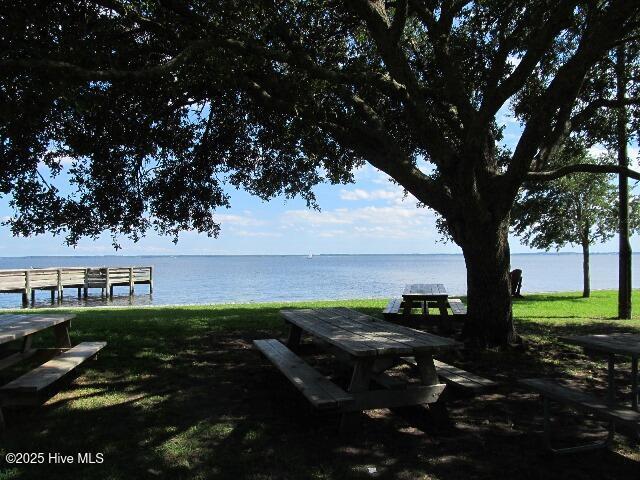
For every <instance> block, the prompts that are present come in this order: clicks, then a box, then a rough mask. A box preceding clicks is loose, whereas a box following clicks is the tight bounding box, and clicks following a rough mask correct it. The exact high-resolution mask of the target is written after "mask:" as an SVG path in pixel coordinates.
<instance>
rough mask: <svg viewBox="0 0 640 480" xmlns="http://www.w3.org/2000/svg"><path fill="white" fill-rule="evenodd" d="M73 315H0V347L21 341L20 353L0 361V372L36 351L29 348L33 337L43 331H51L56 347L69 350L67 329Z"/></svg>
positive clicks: (69, 343)
mask: <svg viewBox="0 0 640 480" xmlns="http://www.w3.org/2000/svg"><path fill="white" fill-rule="evenodd" d="M74 317H75V315H72V314H63V315H51V314H46V315H31V314H3V315H0V345H2V344H6V343H9V342H13V341H15V340H22V346H21V348H20V351H19V352H17V353H14V354H12V355H9V356H7V357H5V358H2V359H1V360H0V370H2V369H4V368H6V367H9V366H11V365H13V364H15V363H17V362H19V361H20V360H24V359H26V358H28V357H30V356H32V355H33V354H34V353H36V352H37V349H34V348H31V343H32V340H33V336H34V335H35V334H36V333H38V332H41V331H43V330H48V329H52V330H53V333H54V335H55V339H56V340H55V341H56V347H57V348H60V349H64V348H70V347H71V340H70V339H69V327H70V325H71V319H73V318H74Z"/></svg>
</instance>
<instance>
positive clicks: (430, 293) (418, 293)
mask: <svg viewBox="0 0 640 480" xmlns="http://www.w3.org/2000/svg"><path fill="white" fill-rule="evenodd" d="M402 296H403V297H447V296H448V293H447V289H446V288H445V286H444V285H443V284H441V283H410V284H408V285H405V287H404V292H402Z"/></svg>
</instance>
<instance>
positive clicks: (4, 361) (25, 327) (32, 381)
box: [0, 314, 106, 429]
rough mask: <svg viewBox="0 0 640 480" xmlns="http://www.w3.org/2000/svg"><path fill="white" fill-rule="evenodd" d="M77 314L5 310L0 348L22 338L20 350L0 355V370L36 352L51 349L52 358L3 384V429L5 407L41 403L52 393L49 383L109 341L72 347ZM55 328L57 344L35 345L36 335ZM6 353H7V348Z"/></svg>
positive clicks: (0, 399) (0, 389)
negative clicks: (41, 347)
mask: <svg viewBox="0 0 640 480" xmlns="http://www.w3.org/2000/svg"><path fill="white" fill-rule="evenodd" d="M74 317H75V315H71V314H63V315H50V314H44V315H38V314H34V315H31V314H4V315H0V349H4V347H8V344H9V343H11V342H14V341H21V345H20V348H19V350H18V351H17V352H15V353H13V354H9V355H6V356H4V357H3V358H1V359H0V370H3V369H5V368H7V367H9V366H11V365H14V364H15V363H17V362H19V361H21V360H25V359H27V358H29V357H31V356H32V355H34V354H35V353H36V352H39V351H49V352H52V353H53V354H54V356H53V358H51V359H50V360H48V361H47V362H45V363H44V364H42V365H40V366H39V367H36V368H34V369H33V370H31V371H29V372H27V373H25V374H23V375H21V376H19V377H18V378H14V379H13V380H11V381H10V382H9V383H6V384H4V385H2V386H0V429H3V428H4V414H3V412H2V409H3V408H4V407H9V406H16V405H19V406H25V405H39V404H41V403H42V402H43V401H44V400H45V398H46V397H47V396H48V394H49V393H50V387H52V386H53V385H54V384H55V383H56V382H58V381H59V380H60V379H62V378H63V377H64V376H66V375H67V374H69V373H70V372H72V371H73V370H75V369H76V368H77V367H79V366H80V365H82V364H83V363H84V362H85V361H87V360H89V359H91V358H95V357H96V355H97V354H98V352H99V351H100V350H102V349H103V348H104V347H105V346H106V342H81V343H79V344H78V345H76V346H74V347H72V346H71V340H70V338H69V328H70V326H71V320H72V319H73V318H74ZM49 329H51V330H53V333H54V335H55V345H56V348H53V349H46V348H45V349H39V348H32V347H31V344H32V340H33V336H34V335H36V334H37V333H39V332H42V331H44V330H49ZM3 353H4V354H6V353H8V352H6V351H4V352H3Z"/></svg>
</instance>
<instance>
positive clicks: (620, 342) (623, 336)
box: [560, 333, 640, 411]
mask: <svg viewBox="0 0 640 480" xmlns="http://www.w3.org/2000/svg"><path fill="white" fill-rule="evenodd" d="M560 339H561V340H563V341H565V342H567V343H571V344H573V345H580V346H581V347H582V348H584V349H585V350H587V351H589V350H591V351H597V352H602V353H605V354H607V355H608V365H607V370H608V371H607V381H608V400H609V404H610V406H614V405H615V403H616V387H615V381H614V369H615V356H616V355H621V356H625V357H631V392H632V397H631V398H632V400H631V403H632V408H633V409H634V410H635V411H638V400H639V399H638V397H639V395H640V391H638V358H639V357H640V335H638V334H631V333H609V334H602V335H569V336H564V337H560Z"/></svg>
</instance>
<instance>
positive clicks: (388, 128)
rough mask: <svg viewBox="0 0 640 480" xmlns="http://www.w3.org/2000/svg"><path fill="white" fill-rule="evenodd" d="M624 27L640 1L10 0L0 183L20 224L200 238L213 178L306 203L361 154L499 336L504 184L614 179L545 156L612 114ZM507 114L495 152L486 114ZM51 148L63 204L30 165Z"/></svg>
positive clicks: (0, 108) (210, 213) (509, 193)
mask: <svg viewBox="0 0 640 480" xmlns="http://www.w3.org/2000/svg"><path fill="white" fill-rule="evenodd" d="M639 21H640V4H639V3H638V2H637V0H626V1H625V0H615V1H614V0H611V1H600V0H584V1H574V0H531V1H526V0H522V1H508V0H483V1H460V0H442V1H436V0H433V1H428V0H423V1H420V0H395V1H389V2H384V1H369V0H350V1H344V2H341V1H324V2H322V1H302V0H300V1H295V0H289V1H277V0H273V1H258V0H254V1H252V0H244V1H232V0H217V1H209V0H192V1H181V0H157V1H150V0H137V1H126V0H82V1H41V2H37V1H33V0H31V1H20V0H8V1H5V2H2V4H1V6H0V49H1V52H0V92H1V93H0V137H1V141H0V159H1V160H2V175H1V177H0V192H2V193H3V194H6V195H10V197H11V198H12V199H13V205H14V207H15V209H16V216H15V218H14V219H13V221H12V228H13V231H14V233H17V234H33V233H40V232H44V231H53V232H54V233H64V234H65V235H66V236H67V240H68V241H69V242H70V243H74V242H76V241H77V240H78V239H79V238H80V237H81V236H86V235H88V236H95V235H97V234H99V233H100V232H102V231H104V230H108V231H110V232H112V233H113V234H114V235H116V236H117V235H120V234H125V235H129V236H132V237H134V238H137V237H138V236H139V235H141V234H142V232H144V230H146V229H147V228H156V229H157V230H159V231H160V232H162V233H169V234H176V233H177V232H179V231H180V230H183V229H196V230H198V231H202V232H207V233H210V234H213V235H215V234H216V233H217V231H218V224H217V223H216V219H215V212H214V209H215V208H216V207H221V206H226V205H227V204H228V202H229V199H228V196H227V194H226V193H225V190H224V189H223V185H224V184H225V183H227V184H230V185H234V186H238V187H241V188H244V189H247V190H248V191H250V192H252V193H254V194H256V195H258V196H260V197H262V198H265V199H268V198H271V197H273V196H274V195H278V194H285V195H288V196H294V195H299V196H302V197H303V198H305V199H306V200H307V201H308V202H309V204H310V205H314V203H315V199H314V196H313V191H312V188H313V186H314V185H316V184H318V183H319V182H322V181H330V182H347V181H350V180H351V179H352V176H351V172H352V171H353V169H354V168H356V167H357V166H359V165H361V164H363V163H364V162H369V163H370V164H371V165H373V166H374V167H376V168H378V169H380V170H382V171H383V172H385V173H387V174H388V175H389V176H390V177H391V178H392V179H393V180H395V181H396V182H397V183H399V184H400V185H401V186H402V187H404V188H405V189H406V190H407V191H409V192H410V193H412V194H413V195H414V196H415V197H416V198H417V199H418V200H419V201H420V202H422V203H423V204H424V205H426V206H428V207H430V208H432V209H434V210H435V211H437V212H438V213H439V214H440V215H441V216H442V218H443V219H444V221H445V223H446V226H447V229H448V232H449V234H450V235H451V237H452V238H453V239H454V241H455V242H456V243H457V244H458V245H459V246H460V247H461V248H462V251H463V253H464V257H465V261H466V266H467V272H468V273H467V286H468V303H469V315H468V317H469V319H468V322H467V325H466V333H467V335H468V336H469V337H471V338H474V339H476V340H478V341H480V342H481V343H486V344H504V343H506V342H508V341H510V340H511V339H513V337H514V334H515V332H514V329H513V321H512V315H511V299H510V295H509V275H508V273H509V245H508V241H507V234H508V228H509V212H510V210H511V207H512V204H513V202H514V199H515V198H516V196H517V193H518V190H519V189H520V187H521V185H522V184H523V182H525V181H543V180H547V179H553V178H558V177H560V176H562V175H566V174H570V173H572V172H575V171H583V170H587V171H592V172H602V171H609V172H623V173H629V170H628V169H627V168H626V167H603V166H600V165H597V166H594V165H587V166H582V165H570V166H567V167H563V168H561V169H560V170H557V171H553V170H552V171H549V170H547V169H546V168H547V167H546V161H547V158H548V157H549V156H550V155H551V154H552V153H553V151H554V149H555V148H556V147H557V145H559V144H560V143H561V142H562V141H563V140H564V139H565V138H566V137H567V136H568V135H570V134H571V132H572V131H574V130H576V129H578V128H579V125H580V124H581V123H582V122H583V121H585V119H588V118H589V117H590V116H591V115H592V114H593V113H594V111H597V110H598V109H599V108H603V107H608V106H615V105H614V104H615V103H616V102H615V101H613V100H609V99H603V98H594V97H593V95H592V93H593V91H594V90H593V88H592V86H593V84H594V82H595V81H596V80H597V79H596V78H595V77H594V75H595V72H596V71H597V66H598V64H599V62H601V61H602V59H603V58H606V56H607V54H608V52H610V51H611V50H612V49H614V48H616V46H617V45H619V44H620V43H624V42H634V41H637V36H636V34H637V31H638V24H639ZM620 101H623V102H629V103H631V102H633V101H635V100H634V99H622V100H620V99H618V104H619V102H620ZM510 102H512V103H513V105H514V106H515V107H516V111H517V112H518V114H519V115H520V117H521V119H522V121H523V130H522V135H521V137H520V139H519V141H518V142H517V145H516V146H515V148H514V149H513V151H507V150H505V149H503V148H501V147H500V145H501V142H502V139H501V129H500V128H499V125H498V124H497V123H496V115H497V114H498V112H499V111H500V110H501V109H504V108H505V107H506V106H507V105H508V104H509V103H510ZM532 106H534V107H532ZM62 158H65V159H69V158H70V159H73V161H74V163H73V166H72V168H71V169H70V174H71V176H72V182H73V184H74V186H75V187H76V188H75V190H76V191H75V193H74V194H73V195H68V196H67V195H61V194H60V192H58V191H57V190H56V189H55V188H54V187H53V185H51V184H50V182H48V181H47V179H46V176H44V175H43V174H42V170H43V169H42V167H40V170H39V165H42V163H41V162H44V164H46V165H47V166H48V167H49V169H50V170H51V173H53V174H55V173H56V172H57V171H59V168H60V161H61V159H62ZM420 159H424V160H426V161H427V162H428V164H429V168H426V169H421V168H418V166H417V165H418V163H417V162H418V161H419V160H420ZM631 175H632V176H635V178H638V175H637V174H635V173H633V172H631Z"/></svg>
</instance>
